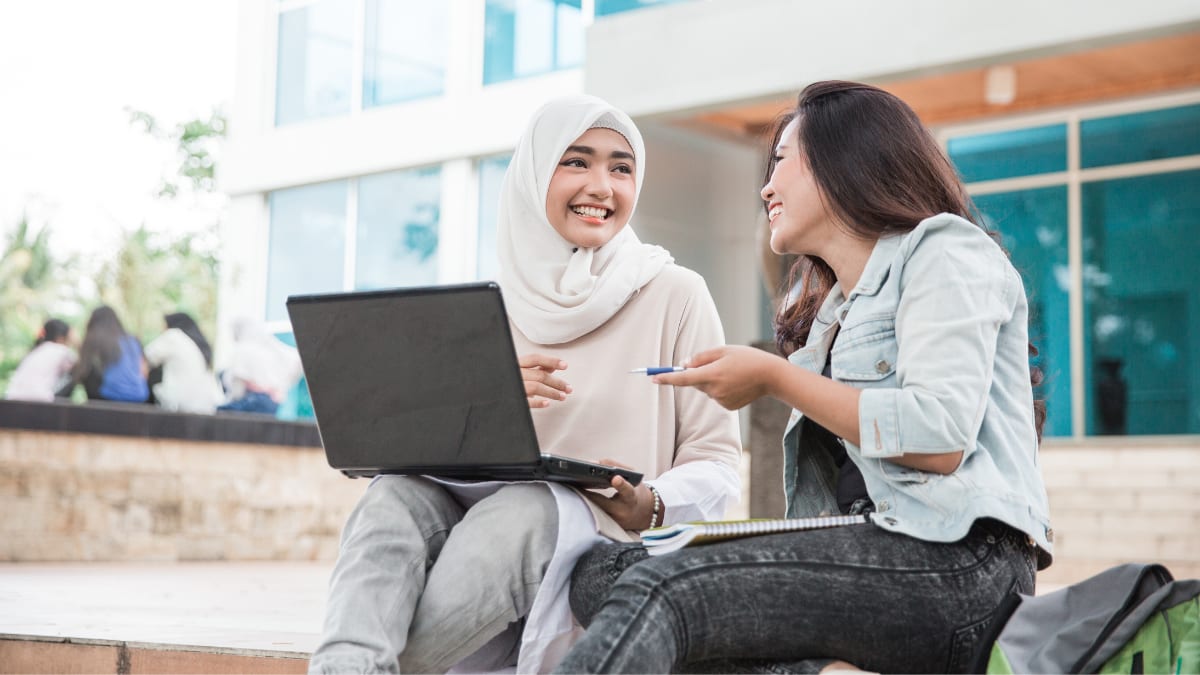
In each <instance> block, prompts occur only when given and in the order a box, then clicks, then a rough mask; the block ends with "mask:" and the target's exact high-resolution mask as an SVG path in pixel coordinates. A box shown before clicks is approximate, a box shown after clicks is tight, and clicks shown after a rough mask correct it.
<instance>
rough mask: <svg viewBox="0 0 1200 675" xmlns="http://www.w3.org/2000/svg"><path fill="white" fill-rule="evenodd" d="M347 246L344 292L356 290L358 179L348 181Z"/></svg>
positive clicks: (345, 231)
mask: <svg viewBox="0 0 1200 675" xmlns="http://www.w3.org/2000/svg"><path fill="white" fill-rule="evenodd" d="M343 232H344V233H345V235H344V236H345V245H344V246H343V253H342V290H344V291H352V290H354V278H355V274H356V272H357V270H356V269H355V268H356V265H357V262H358V179H357V178H351V179H350V180H348V181H346V225H345V227H344V228H343Z"/></svg>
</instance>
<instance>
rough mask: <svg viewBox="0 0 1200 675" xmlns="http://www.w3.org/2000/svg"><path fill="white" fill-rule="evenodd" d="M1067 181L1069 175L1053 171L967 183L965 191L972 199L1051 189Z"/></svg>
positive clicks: (1064, 172)
mask: <svg viewBox="0 0 1200 675" xmlns="http://www.w3.org/2000/svg"><path fill="white" fill-rule="evenodd" d="M1068 180H1069V174H1068V173H1067V172H1066V171H1055V172H1054V173H1043V174H1035V175H1031V176H1017V177H1015V178H998V179H996V180H986V181H979V182H977V183H968V184H967V191H968V192H969V193H970V194H971V196H972V197H974V196H976V195H990V194H996V193H1004V192H1015V191H1017V190H1033V189H1037V188H1044V187H1053V186H1056V185H1062V184H1064V183H1066V182H1067V181H1068Z"/></svg>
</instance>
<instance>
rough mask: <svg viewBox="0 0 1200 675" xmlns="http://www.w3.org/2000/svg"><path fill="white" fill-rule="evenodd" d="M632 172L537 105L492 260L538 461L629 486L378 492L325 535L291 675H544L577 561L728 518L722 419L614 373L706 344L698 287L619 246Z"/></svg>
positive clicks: (636, 157)
mask: <svg viewBox="0 0 1200 675" xmlns="http://www.w3.org/2000/svg"><path fill="white" fill-rule="evenodd" d="M644 173H645V148H644V147H643V144H642V139H641V135H640V134H639V133H638V130H637V127H635V126H634V124H633V122H632V120H630V119H629V117H628V116H627V115H625V114H624V113H622V112H621V111H619V110H616V109H615V108H613V107H612V106H610V105H608V104H607V103H605V102H604V101H601V100H599V99H596V98H593V97H589V96H573V97H567V98H563V99H558V100H555V101H552V102H550V103H548V104H546V105H545V106H543V107H542V108H541V109H540V110H539V111H538V112H537V113H535V114H534V116H533V119H532V120H531V121H530V123H529V126H528V127H527V129H526V131H525V133H524V135H522V137H521V139H520V141H519V142H518V144H517V147H516V150H515V152H514V154H513V159H512V162H511V163H510V165H509V168H508V172H507V173H506V174H505V178H504V184H503V187H502V189H501V197H500V205H499V209H500V214H499V226H498V246H497V249H498V255H499V258H500V270H501V272H500V285H501V288H502V289H503V292H504V299H505V304H506V306H507V307H508V310H509V318H510V322H511V325H512V331H513V337H514V341H515V344H516V348H517V353H518V354H520V355H521V356H520V357H519V362H520V365H521V367H522V374H523V377H524V379H525V386H526V394H527V397H528V399H529V406H530V408H531V409H532V411H531V412H532V415H533V421H534V425H535V427H536V430H537V435H538V441H539V445H540V446H541V448H542V450H543V451H545V452H552V453H556V454H563V455H569V456H573V457H577V458H580V459H585V460H592V461H605V462H608V463H611V464H619V465H624V466H627V467H631V468H633V469H634V470H637V471H640V472H642V473H644V474H645V476H646V480H644V481H643V482H642V483H640V484H639V485H637V486H636V487H635V486H632V485H630V484H629V483H628V482H626V481H624V480H623V479H622V478H619V477H617V478H614V479H613V484H612V488H613V489H612V490H611V491H608V492H609V493H611V494H601V493H593V492H582V491H577V490H575V489H572V488H569V487H564V486H562V485H559V484H546V483H540V482H528V483H507V484H506V483H474V484H469V485H467V486H463V485H458V486H454V485H449V484H447V483H446V482H445V481H438V480H435V479H430V478H426V477H418V476H382V477H379V478H377V479H376V480H375V481H373V482H372V484H371V485H370V487H369V488H368V489H367V491H366V493H365V494H364V496H363V497H362V499H361V500H360V502H359V504H358V506H357V507H356V508H355V510H354V512H353V513H352V514H351V516H350V519H349V521H348V523H347V524H346V527H345V530H344V531H343V534H342V545H341V551H340V554H339V557H338V562H337V566H336V567H335V569H334V572H333V576H332V579H331V582H330V596H329V602H328V604H327V608H326V619H325V628H324V631H323V637H322V642H321V644H320V645H319V646H318V648H317V650H316V651H315V653H314V654H313V656H312V659H311V661H310V662H309V669H310V672H364V671H393V672H394V671H396V670H397V669H399V670H400V671H401V672H445V671H446V670H447V669H448V668H450V667H452V666H455V665H456V664H457V665H458V668H459V669H465V670H468V671H480V670H489V669H496V668H501V667H505V666H512V665H516V668H517V671H518V672H534V671H537V672H543V671H545V670H548V669H549V668H551V667H553V665H554V664H555V663H557V661H558V660H559V659H560V658H561V657H562V655H563V654H564V653H565V651H566V649H567V648H568V647H569V646H570V644H571V641H572V640H573V638H574V637H576V636H577V635H578V632H579V630H578V628H577V625H576V624H575V623H574V621H573V618H572V616H571V614H570V608H569V605H568V602H567V583H568V580H569V576H570V572H571V568H572V567H573V565H574V563H575V560H576V559H577V558H578V557H579V556H580V555H582V554H583V553H584V552H586V551H587V550H588V549H590V548H591V547H592V546H594V545H596V544H598V543H600V542H603V541H612V540H615V541H631V540H634V539H636V536H637V535H636V531H638V530H641V529H644V528H646V527H649V526H651V525H652V524H654V525H660V524H664V523H674V522H680V521H684V520H695V519H702V518H719V517H721V516H722V515H723V513H724V510H725V507H726V505H727V504H729V503H732V502H733V501H736V500H737V499H738V495H739V492H740V485H739V479H738V475H737V471H736V467H737V462H738V454H739V452H740V446H739V440H738V429H737V419H736V417H735V416H734V415H733V414H732V413H729V412H727V411H724V410H722V409H721V408H720V407H719V406H717V405H716V404H715V403H713V402H712V401H710V400H708V399H707V397H705V396H704V395H703V394H701V393H699V392H697V391H694V390H691V389H682V388H681V389H674V388H671V387H653V386H650V383H649V382H648V381H646V378H645V376H636V375H630V374H628V371H630V370H631V369H634V368H637V367H642V366H648V365H657V364H675V363H679V362H680V361H681V360H682V359H684V358H686V357H687V356H688V355H690V354H691V353H692V352H693V351H694V350H696V349H698V348H700V347H701V346H702V345H705V344H706V343H708V342H711V341H716V342H718V343H723V342H724V335H723V331H722V329H721V325H720V321H719V319H718V317H717V313H716V308H715V306H714V305H713V301H712V298H711V296H710V295H709V293H708V289H707V287H706V286H705V284H704V281H703V279H701V278H700V276H699V275H697V274H695V273H694V272H691V271H689V270H686V269H684V268H682V267H679V266H677V265H675V264H674V263H673V260H672V258H671V256H670V255H669V254H668V253H667V252H666V251H665V250H663V249H662V248H660V247H657V246H651V245H647V244H643V243H641V242H640V241H639V240H638V238H637V236H636V235H635V234H634V232H633V230H632V229H631V228H630V227H628V223H629V218H630V216H631V215H632V213H633V210H634V206H635V205H636V203H637V197H638V192H639V191H640V188H641V185H642V178H643V175H644ZM403 440H404V439H397V442H403ZM468 657H469V658H468Z"/></svg>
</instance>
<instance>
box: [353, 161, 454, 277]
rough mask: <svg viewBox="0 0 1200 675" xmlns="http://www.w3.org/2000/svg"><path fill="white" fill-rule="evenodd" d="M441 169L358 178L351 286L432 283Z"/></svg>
mask: <svg viewBox="0 0 1200 675" xmlns="http://www.w3.org/2000/svg"><path fill="white" fill-rule="evenodd" d="M440 203H441V168H440V167H428V168H423V169H411V170H408V171H395V172H392V173H383V174H376V175H374V176H366V177H363V178H360V179H359V181H358V237H357V242H356V248H355V254H356V263H355V274H354V286H355V288H361V289H370V288H388V287H392V286H422V285H428V284H433V283H437V279H438V265H437V248H438V220H439V213H440V211H441V206H440Z"/></svg>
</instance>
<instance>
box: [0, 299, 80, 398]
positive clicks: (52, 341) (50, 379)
mask: <svg viewBox="0 0 1200 675" xmlns="http://www.w3.org/2000/svg"><path fill="white" fill-rule="evenodd" d="M74 337H75V335H74V333H73V332H72V331H71V327H70V326H68V325H67V324H66V322H64V321H62V320H60V319H50V320H49V321H47V322H46V324H45V325H44V326H42V330H41V331H40V332H39V333H38V336H37V341H36V342H34V343H33V349H31V350H30V351H29V353H28V354H26V355H25V358H23V359H21V364H20V365H18V366H17V369H16V370H15V371H14V372H13V376H12V379H11V380H9V382H8V391H7V392H5V394H4V396H5V398H9V399H19V400H22V401H53V400H54V392H56V391H58V390H59V389H61V388H62V387H63V386H64V385H65V384H66V383H67V381H68V378H69V377H70V375H69V373H70V372H71V368H72V367H73V366H74V365H75V362H76V361H78V360H79V357H78V355H76V354H75V350H74V349H72V348H71V346H70V345H71V343H72V342H73V341H74Z"/></svg>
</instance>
